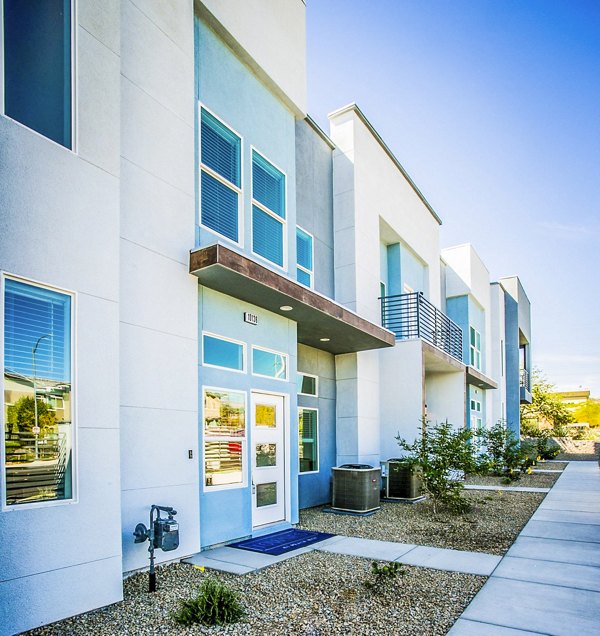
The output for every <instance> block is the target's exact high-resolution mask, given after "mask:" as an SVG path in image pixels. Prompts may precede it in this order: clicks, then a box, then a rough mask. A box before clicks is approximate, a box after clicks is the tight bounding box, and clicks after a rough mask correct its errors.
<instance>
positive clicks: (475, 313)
mask: <svg viewBox="0 0 600 636" xmlns="http://www.w3.org/2000/svg"><path fill="white" fill-rule="evenodd" d="M469 325H470V326H472V327H474V328H475V329H477V331H479V333H480V334H481V370H482V371H483V370H484V369H485V368H486V367H485V364H486V357H485V344H486V343H485V311H484V310H483V308H482V307H481V306H480V305H479V304H478V303H477V302H475V300H473V298H471V297H470V296H469ZM466 333H467V349H468V346H469V330H467V332H466ZM468 361H469V358H467V362H468Z"/></svg>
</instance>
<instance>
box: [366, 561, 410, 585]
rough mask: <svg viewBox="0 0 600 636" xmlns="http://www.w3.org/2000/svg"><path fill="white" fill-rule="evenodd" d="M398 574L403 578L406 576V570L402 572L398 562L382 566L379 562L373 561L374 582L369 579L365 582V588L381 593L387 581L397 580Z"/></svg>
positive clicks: (372, 574)
mask: <svg viewBox="0 0 600 636" xmlns="http://www.w3.org/2000/svg"><path fill="white" fill-rule="evenodd" d="M398 574H400V575H402V576H404V575H405V574H406V570H402V569H401V566H400V564H399V563H398V562H396V561H390V562H389V563H387V564H385V565H381V566H380V565H379V564H378V563H377V561H373V562H372V563H371V577H372V580H371V579H369V580H367V581H365V587H366V588H367V589H369V590H373V591H381V589H382V587H383V584H384V583H385V582H386V581H390V580H391V579H395V578H396V576H398Z"/></svg>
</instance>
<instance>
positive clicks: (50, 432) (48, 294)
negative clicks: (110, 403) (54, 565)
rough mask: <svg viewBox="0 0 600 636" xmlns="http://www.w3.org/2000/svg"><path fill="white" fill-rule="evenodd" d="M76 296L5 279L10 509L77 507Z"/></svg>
mask: <svg viewBox="0 0 600 636" xmlns="http://www.w3.org/2000/svg"><path fill="white" fill-rule="evenodd" d="M72 311H73V296H72V295H71V294H69V293H64V292H60V291H56V290H54V289H50V288H47V287H43V286H41V285H38V284H33V283H29V282H25V281H22V280H17V279H13V278H8V277H7V278H5V279H4V459H5V465H4V475H5V479H4V480H3V481H4V493H3V495H4V501H5V503H6V505H7V506H12V505H18V504H31V503H39V502H46V501H60V500H67V499H73V489H74V486H73V480H74V475H73V470H74V469H73V466H74V430H73V399H72V379H71V378H72V368H71V367H72V361H71V354H72V350H73V342H72V339H73V334H72V323H73V320H72Z"/></svg>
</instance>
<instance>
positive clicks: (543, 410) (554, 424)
mask: <svg viewBox="0 0 600 636" xmlns="http://www.w3.org/2000/svg"><path fill="white" fill-rule="evenodd" d="M532 379H533V384H532V389H531V396H532V403H531V404H522V405H521V421H522V422H523V424H524V427H525V429H528V428H530V427H531V426H536V427H537V428H538V429H541V428H550V429H552V432H553V434H554V435H556V436H558V437H565V436H566V434H567V425H568V424H570V423H571V422H572V421H573V416H572V415H571V412H570V411H569V409H568V408H567V407H566V406H565V405H564V404H563V403H562V402H561V401H560V399H559V398H558V397H557V396H556V395H552V390H553V389H554V385H552V384H551V383H550V382H548V380H547V379H546V378H545V377H544V375H543V374H542V373H541V371H540V370H539V369H534V371H533V374H532Z"/></svg>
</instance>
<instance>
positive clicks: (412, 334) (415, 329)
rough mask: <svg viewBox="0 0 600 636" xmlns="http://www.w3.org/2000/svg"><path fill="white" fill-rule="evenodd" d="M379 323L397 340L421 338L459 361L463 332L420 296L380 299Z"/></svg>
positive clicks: (416, 293) (385, 297)
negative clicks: (393, 334)
mask: <svg viewBox="0 0 600 636" xmlns="http://www.w3.org/2000/svg"><path fill="white" fill-rule="evenodd" d="M380 300H381V320H382V323H383V326H384V327H386V328H387V329H389V330H390V331H393V332H394V333H395V334H396V338H397V339H398V340H408V339H409V338H423V340H425V341H427V342H429V343H431V344H432V345H434V346H436V347H438V349H441V350H442V351H444V352H445V353H447V354H449V355H451V356H452V357H453V358H456V359H457V360H460V361H461V362H462V358H463V355H462V329H461V328H460V327H459V326H458V325H457V324H456V323H455V322H453V321H452V320H450V318H448V316H446V314H444V313H443V312H441V311H440V310H439V309H438V308H437V307H435V305H432V304H431V303H430V302H429V301H428V300H427V299H426V298H425V296H423V294H421V293H418V292H415V293H412V294H398V295H397V296H383V297H382V298H380Z"/></svg>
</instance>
